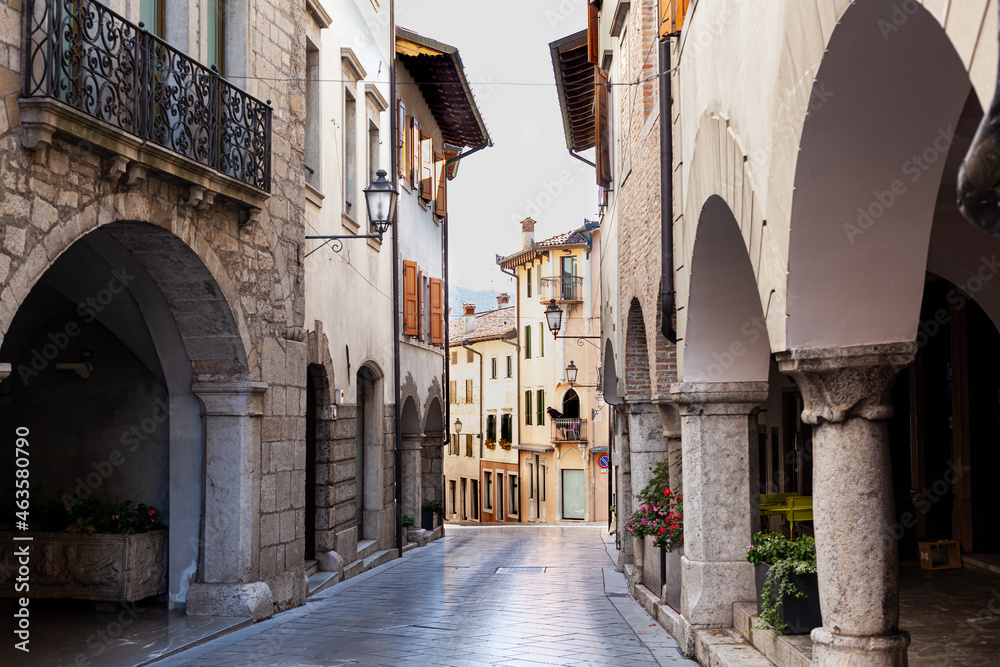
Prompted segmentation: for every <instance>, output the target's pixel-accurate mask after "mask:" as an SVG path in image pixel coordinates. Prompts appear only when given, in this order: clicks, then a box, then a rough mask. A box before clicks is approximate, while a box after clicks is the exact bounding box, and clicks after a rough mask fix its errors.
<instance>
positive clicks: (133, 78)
mask: <svg viewBox="0 0 1000 667" xmlns="http://www.w3.org/2000/svg"><path fill="white" fill-rule="evenodd" d="M24 12H25V34H24V45H25V63H26V67H25V71H24V73H23V75H22V76H23V81H22V90H21V94H22V96H23V97H29V98H30V97H48V98H52V99H55V100H58V101H60V102H62V103H63V104H66V105H68V106H70V107H73V108H74V109H76V110H78V111H80V112H82V113H84V114H86V115H88V116H90V117H92V118H96V119H97V120H100V121H103V122H105V123H108V124H109V125H111V126H113V127H115V128H118V129H120V130H122V131H124V132H128V133H129V134H132V135H135V136H136V137H139V138H140V139H143V140H146V141H149V142H152V143H155V144H157V145H159V146H162V147H164V148H166V149H168V150H171V151H173V152H175V153H178V154H180V155H183V156H184V157H186V158H188V159H191V160H194V161H196V162H199V163H201V164H203V165H205V166H208V167H210V168H212V169H215V170H216V171H218V172H220V173H223V174H226V175H227V176H231V177H232V178H235V179H237V180H240V181H242V182H244V183H247V184H249V185H252V186H254V187H256V188H259V189H261V190H265V191H270V189H271V107H270V105H269V104H265V103H264V102H261V101H260V100H258V99H257V98H255V97H253V96H252V95H250V94H248V93H247V92H245V91H243V90H241V89H239V88H237V87H236V86H234V85H233V84H231V83H229V82H228V81H226V80H225V79H223V78H222V77H221V76H220V75H219V73H218V71H217V70H215V69H214V68H212V69H209V68H208V67H205V66H204V65H202V64H201V63H199V62H197V61H195V60H194V59H193V58H191V57H189V56H187V55H185V54H184V53H181V52H180V51H179V50H177V49H176V48H174V47H173V46H171V45H169V44H167V43H166V42H164V41H163V40H161V39H160V38H158V37H156V36H155V35H153V34H151V33H149V32H147V31H146V30H144V29H142V28H140V27H139V26H137V25H135V24H133V23H130V22H129V21H127V20H126V19H125V18H124V17H122V16H121V15H119V14H117V13H115V12H114V11H112V10H111V9H109V8H108V7H106V6H104V5H102V4H100V3H99V2H95V1H94V0H27V1H26V2H25V9H24Z"/></svg>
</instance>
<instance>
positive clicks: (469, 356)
mask: <svg viewBox="0 0 1000 667" xmlns="http://www.w3.org/2000/svg"><path fill="white" fill-rule="evenodd" d="M475 360H476V354H475V352H473V351H472V350H466V351H465V363H467V364H471V363H472V362H474V361H475Z"/></svg>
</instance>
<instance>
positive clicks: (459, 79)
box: [396, 27, 493, 148]
mask: <svg viewBox="0 0 1000 667" xmlns="http://www.w3.org/2000/svg"><path fill="white" fill-rule="evenodd" d="M396 56H397V58H398V59H399V62H401V63H403V66H404V67H406V69H407V71H408V72H409V73H410V76H412V77H413V80H414V81H416V82H417V86H418V87H419V88H420V92H421V94H422V95H423V96H424V100H425V101H426V102H427V106H429V107H430V109H431V112H432V113H433V114H434V119H435V120H436V121H437V124H438V127H439V128H440V129H441V134H442V136H443V137H444V142H445V143H446V144H451V145H452V146H457V147H463V148H464V147H473V146H481V145H483V144H487V145H489V146H492V145H493V141H492V139H490V133H489V131H488V130H487V129H486V123H484V122H483V117H482V115H481V114H480V112H479V107H478V106H477V104H476V98H475V96H474V95H473V94H472V88H470V87H469V82H468V80H467V79H466V78H465V66H464V65H463V64H462V57H461V56H460V55H459V53H458V49H456V48H455V47H454V46H449V45H448V44H443V43H441V42H438V41H435V40H433V39H430V38H429V37H424V36H422V35H418V34H417V33H415V32H413V31H412V30H407V29H406V28H399V27H397V28H396Z"/></svg>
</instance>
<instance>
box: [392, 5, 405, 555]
mask: <svg viewBox="0 0 1000 667" xmlns="http://www.w3.org/2000/svg"><path fill="white" fill-rule="evenodd" d="M389 136H390V137H392V144H391V145H392V151H391V153H392V156H391V158H390V165H391V166H392V187H393V189H394V190H396V192H399V182H398V179H399V166H398V164H397V158H398V155H399V150H398V149H397V148H396V141H397V140H398V137H399V131H398V130H397V128H396V3H395V0H389ZM394 217H395V220H394V221H393V225H392V368H393V373H392V375H393V392H394V396H395V400H394V406H393V420H394V421H393V424H394V429H393V430H395V434H394V435H395V437H394V440H395V443H394V447H393V452H392V454H393V464H394V467H395V473H396V474H395V487H396V488H395V491H396V493H395V496H396V548H397V549H399V555H400V556H402V555H403V545H404V544H405V542H404V541H403V436H402V434H401V433H400V429H399V422H400V405H399V401H400V396H401V393H402V391H401V388H400V382H399V367H400V363H399V356H400V349H399V318H400V312H399V206H398V205H397V206H396V214H395V216H394Z"/></svg>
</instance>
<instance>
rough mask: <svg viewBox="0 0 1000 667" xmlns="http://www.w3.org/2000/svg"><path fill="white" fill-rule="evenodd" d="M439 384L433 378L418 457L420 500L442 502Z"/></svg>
mask: <svg viewBox="0 0 1000 667" xmlns="http://www.w3.org/2000/svg"><path fill="white" fill-rule="evenodd" d="M439 392H440V385H438V384H437V380H436V378H435V381H434V384H433V386H432V387H431V393H432V396H431V398H430V401H429V402H428V405H427V416H426V418H425V419H424V435H425V438H424V446H423V452H422V456H421V459H420V467H421V470H422V471H423V473H422V478H421V490H420V493H421V495H422V498H421V500H432V501H435V502H439V503H442V504H443V503H444V447H443V446H442V445H441V443H442V440H443V439H444V437H445V429H447V427H448V425H447V424H445V423H444V420H445V416H444V408H443V406H442V405H441V403H442V401H441V399H440V398H439V397H438V394H439Z"/></svg>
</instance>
